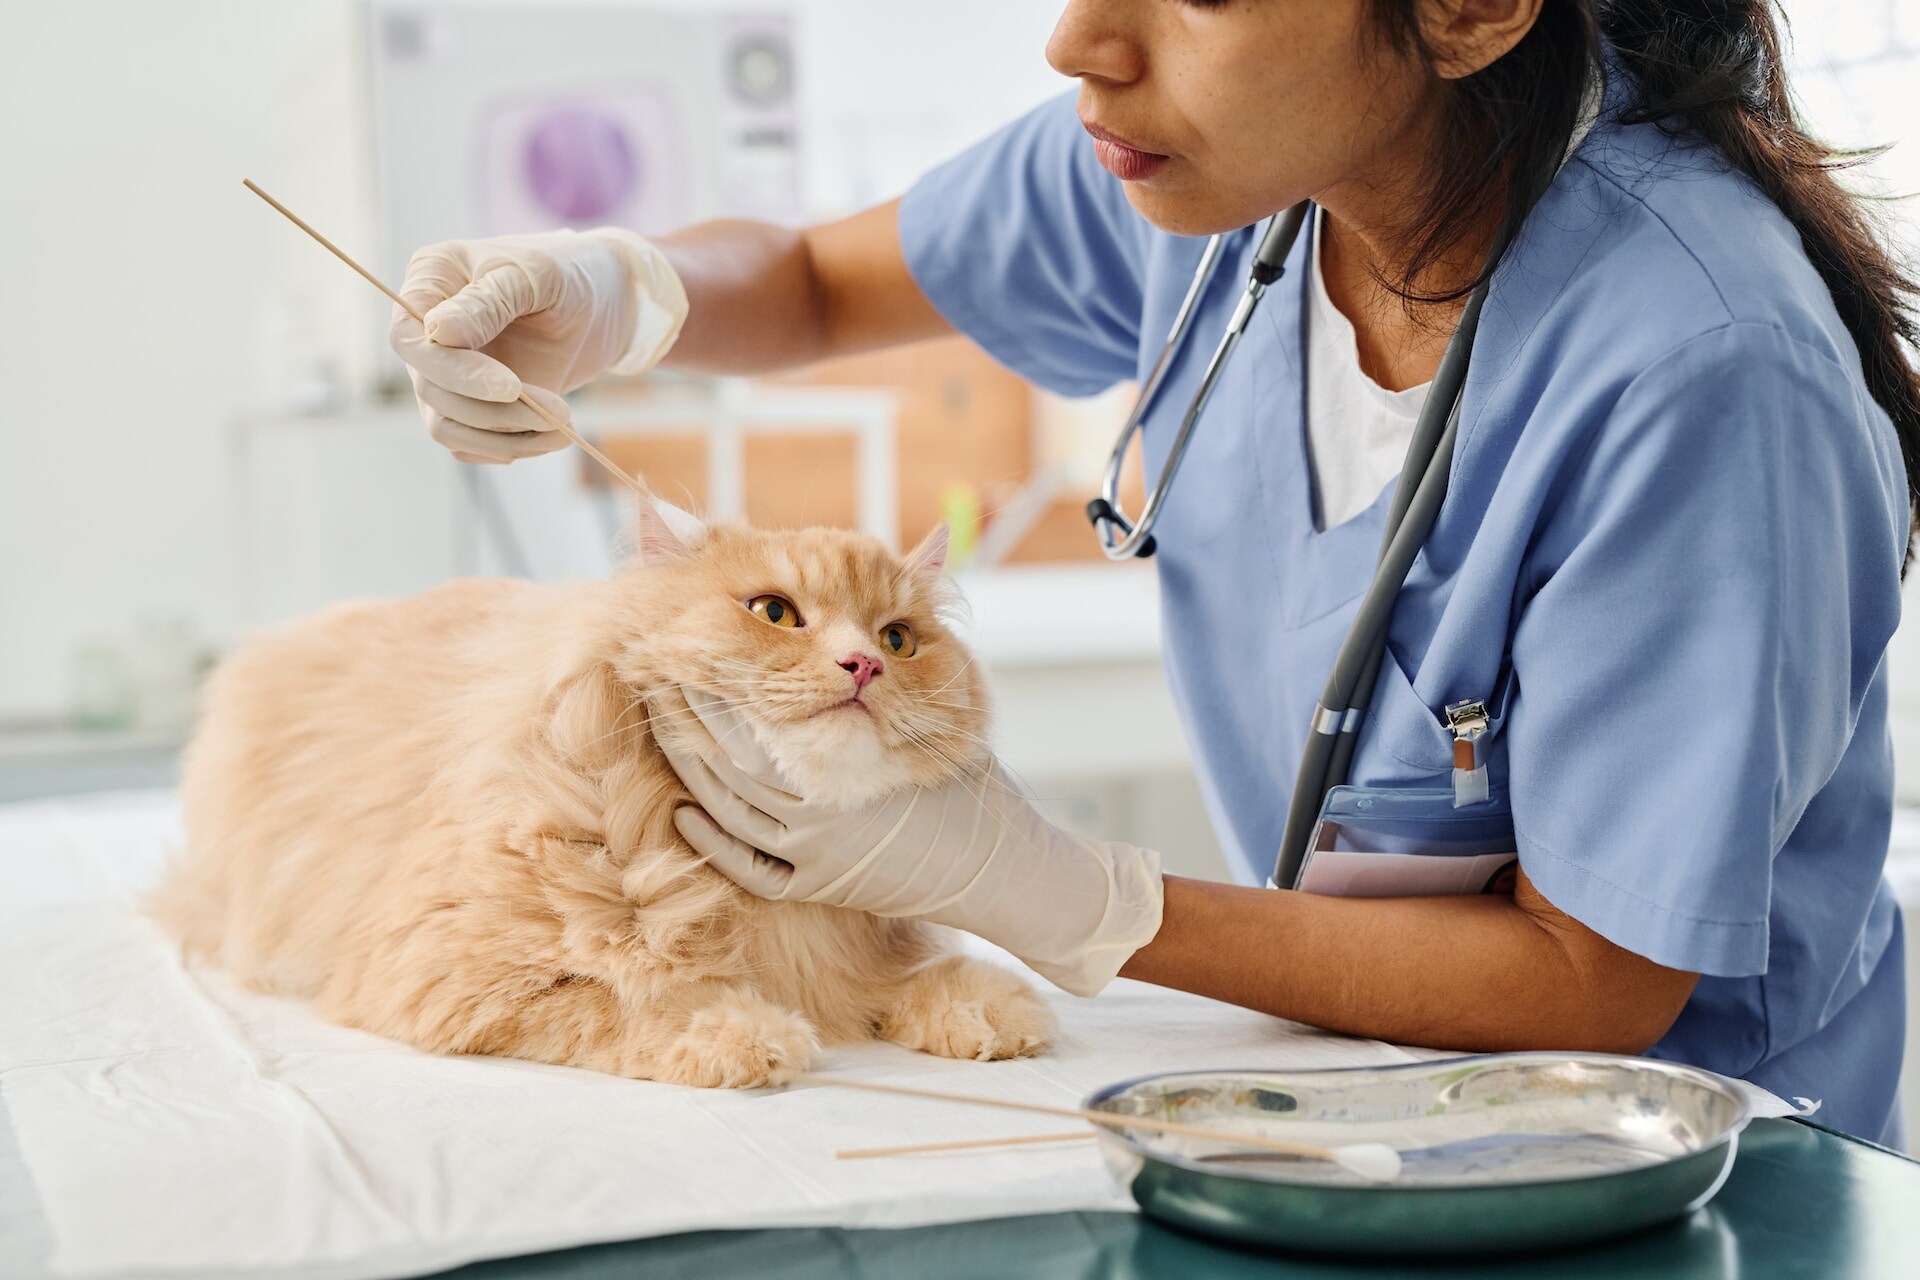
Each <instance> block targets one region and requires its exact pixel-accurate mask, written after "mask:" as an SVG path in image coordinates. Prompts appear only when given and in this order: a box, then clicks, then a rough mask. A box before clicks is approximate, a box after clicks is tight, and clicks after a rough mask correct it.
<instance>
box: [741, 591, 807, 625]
mask: <svg viewBox="0 0 1920 1280" xmlns="http://www.w3.org/2000/svg"><path fill="white" fill-rule="evenodd" d="M747 608H748V609H750V610H752V612H753V613H754V614H755V616H757V617H761V618H764V619H766V620H767V621H768V622H771V623H772V624H773V625H774V626H776V627H804V626H806V625H807V624H806V623H805V622H803V621H801V619H800V611H799V610H798V609H796V608H794V607H793V601H791V600H789V599H787V598H786V597H785V596H755V597H754V598H753V599H751V600H749V601H747Z"/></svg>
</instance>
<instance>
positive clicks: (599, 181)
mask: <svg viewBox="0 0 1920 1280" xmlns="http://www.w3.org/2000/svg"><path fill="white" fill-rule="evenodd" d="M525 147H526V149H525V151H524V153H523V173H524V175H525V178H526V184H527V190H528V192H529V193H530V194H531V195H532V196H533V198H534V199H535V200H536V201H538V202H539V204H540V206H541V207H542V208H544V209H546V210H548V211H549V212H551V213H552V214H553V215H554V216H555V217H557V218H559V219H560V220H561V221H563V222H567V223H583V222H585V223H592V222H600V221H605V220H606V219H607V218H608V217H610V216H611V215H612V214H613V213H614V212H615V211H616V210H617V209H619V208H620V207H621V205H622V204H624V203H625V202H626V201H627V200H628V198H629V197H631V196H632V195H633V193H634V189H635V187H636V186H637V185H638V182H639V177H640V164H639V159H638V157H637V156H636V155H635V154H634V148H633V145H632V143H631V142H630V141H629V139H628V137H627V132H626V130H625V129H624V128H622V127H621V122H620V120H619V119H618V118H616V117H615V116H612V115H610V114H608V113H606V112H604V111H600V110H596V109H595V108H592V107H587V106H579V105H568V106H564V107H556V108H553V109H551V110H549V111H546V112H544V113H542V114H541V115H540V117H539V118H538V119H536V120H535V121H534V122H533V123H532V126H531V127H530V128H529V129H528V130H527V134H526V144H525Z"/></svg>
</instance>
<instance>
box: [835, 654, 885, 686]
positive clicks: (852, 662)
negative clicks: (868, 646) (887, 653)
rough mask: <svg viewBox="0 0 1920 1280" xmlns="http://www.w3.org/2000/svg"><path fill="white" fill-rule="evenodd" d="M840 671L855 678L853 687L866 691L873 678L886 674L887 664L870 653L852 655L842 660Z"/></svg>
mask: <svg viewBox="0 0 1920 1280" xmlns="http://www.w3.org/2000/svg"><path fill="white" fill-rule="evenodd" d="M840 669H841V670H842V671H844V672H846V673H847V674H848V675H850V676H852V677H853V687H854V688H855V689H856V690H859V689H864V688H866V687H867V686H868V685H870V684H872V683H873V678H874V677H875V676H877V675H882V674H884V673H885V672H886V669H887V664H886V663H884V662H882V661H880V659H878V658H876V657H874V656H873V655H872V654H870V653H850V654H848V655H847V656H846V657H844V658H842V659H840Z"/></svg>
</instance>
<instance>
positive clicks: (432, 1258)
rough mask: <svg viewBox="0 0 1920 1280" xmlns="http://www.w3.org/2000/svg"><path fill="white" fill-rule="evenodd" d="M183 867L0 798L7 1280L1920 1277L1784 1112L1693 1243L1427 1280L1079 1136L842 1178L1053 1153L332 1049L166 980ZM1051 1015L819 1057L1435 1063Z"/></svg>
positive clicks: (1209, 1025) (732, 1096)
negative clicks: (1190, 1196) (176, 874)
mask: <svg viewBox="0 0 1920 1280" xmlns="http://www.w3.org/2000/svg"><path fill="white" fill-rule="evenodd" d="M174 840H177V818H176V814H175V812H174V808H173V801H172V798H171V796H169V795H167V794H166V793H159V792H156V793H144V794H126V795H118V796H101V797H92V798H86V799H75V800H67V801H46V802H38V803H35V804H29V805H16V806H0V1097H3V1098H4V1103H5V1105H4V1108H0V1277H6V1278H7V1280H14V1278H16V1277H17V1278H19V1280H32V1278H33V1277H37V1276H43V1275H58V1276H87V1277H102V1278H107V1277H128V1276H140V1275H167V1276H175V1277H195V1278H196V1280H197V1278H198V1277H202V1276H219V1275H229V1274H254V1273H263V1274H270V1275H277V1276H284V1277H295V1276H298V1277H302V1278H303V1280H358V1278H359V1277H364V1276H375V1275H403V1274H404V1275H422V1274H430V1273H439V1272H444V1271H447V1270H448V1269H449V1268H452V1267H456V1266H459V1265H460V1264H462V1263H469V1262H470V1260H475V1259H483V1261H471V1263H470V1265H468V1266H466V1267H465V1268H464V1269H463V1270H461V1271H459V1272H457V1274H462V1275H465V1276H473V1277H500V1276H564V1277H599V1276H626V1275H635V1276H638V1275H645V1276H650V1277H652V1276H660V1277H672V1276H683V1275H684V1276H696V1275H697V1276H698V1277H700V1280H721V1278H722V1277H729V1276H736V1275H737V1276H768V1277H774V1276H778V1277H828V1276H835V1277H837V1276H863V1277H881V1276H903V1277H914V1278H916V1280H941V1278H942V1277H949V1276H951V1277H959V1276H969V1277H972V1276H1001V1275H1046V1276H1073V1277H1088V1278H1090V1280H1091V1278H1097V1277H1107V1276H1116V1277H1118V1276H1135V1275H1140V1276H1147V1275H1153V1276H1180V1277H1186V1276H1215V1275H1217V1276H1242V1275H1245V1276H1252V1275H1276V1276H1283V1275H1315V1276H1317V1275H1332V1274H1348V1273H1351V1274H1363V1275H1369V1276H1393V1275H1400V1274H1413V1273H1414V1272H1415V1271H1416V1270H1417V1271H1418V1273H1419V1274H1423V1275H1432V1274H1441V1275H1461V1276H1466V1275H1476V1276H1477V1275H1503V1274H1515V1275H1519V1274H1552V1275H1559V1274H1567V1275H1622V1276H1627V1275H1636V1276H1637V1275H1668V1274H1671V1275H1687V1276H1717V1275H1727V1276H1732V1275H1735V1274H1738V1275H1740V1276H1743V1277H1753V1276H1770V1275H1807V1276H1823V1277H1824V1276H1849V1275H1920V1165H1916V1164H1914V1163H1913V1162H1910V1161H1908V1160H1906V1159H1905V1158H1904V1157H1901V1156H1898V1155H1895V1154H1892V1153H1890V1152H1883V1151H1880V1150H1878V1149H1875V1148H1871V1147H1868V1146H1867V1145H1865V1144H1862V1143H1858V1142H1855V1141H1852V1140H1850V1139H1846V1138H1843V1137H1841V1136H1839V1135H1836V1134H1832V1133H1829V1132H1827V1131H1824V1130H1822V1129H1820V1128H1819V1127H1817V1126H1816V1125H1813V1124H1810V1123H1806V1122H1802V1121H1798V1120H1790V1119H1763V1120H1758V1121H1756V1122H1755V1123H1754V1125H1753V1126H1752V1127H1751V1128H1750V1129H1749V1130H1748V1132H1747V1134H1746V1135H1745V1137H1744V1138H1743V1143H1742V1149H1741V1155H1740V1158H1739V1160H1738V1162H1737V1163H1736V1165H1735V1167H1734V1170H1733V1173H1732V1176H1731V1178H1730V1179H1729V1181H1728V1183H1727V1184H1726V1186H1725V1187H1724V1188H1723V1190H1722V1191H1721V1193H1720V1195H1719V1197H1718V1198H1717V1199H1716V1200H1715V1201H1714V1203H1713V1204H1711V1205H1710V1206H1708V1207H1707V1208H1706V1209H1705V1210H1703V1211H1702V1212H1700V1213H1697V1214H1695V1215H1694V1216H1693V1217H1692V1218H1691V1219H1690V1220H1689V1221H1687V1222H1685V1223H1682V1224H1676V1225H1673V1226H1670V1227H1666V1228H1661V1229H1658V1230H1656V1231H1653V1232H1651V1233H1648V1234H1645V1235H1642V1236H1640V1237H1637V1238H1634V1239H1629V1240H1625V1241H1622V1242H1620V1243H1617V1244H1613V1245H1608V1246H1604V1247H1599V1248H1594V1249H1589V1250H1585V1251H1582V1252H1578V1253H1573V1254H1565V1255H1556V1256H1550V1257H1548V1256H1543V1257H1539V1258H1530V1259H1522V1260H1518V1261H1506V1262H1497V1263H1496V1262H1491V1261H1473V1262H1467V1263H1461V1264H1457V1265H1454V1266H1451V1267H1443V1268H1434V1267H1425V1266H1422V1267H1418V1268H1415V1267H1414V1266H1413V1264H1412V1263H1409V1264H1407V1265H1405V1266H1396V1265H1394V1264H1377V1263H1376V1264H1367V1265H1363V1266H1358V1267H1355V1266H1343V1265H1342V1264H1340V1263H1339V1262H1337V1261H1334V1260H1316V1259H1301V1258H1273V1257H1263V1256H1260V1255H1256V1254H1250V1253H1242V1252H1238V1251H1235V1250H1232V1249H1228V1248H1223V1247H1220V1246H1216V1245H1213V1244H1211V1243H1208V1242H1205V1241H1200V1240H1196V1239H1192V1238H1189V1237H1186V1236H1182V1235H1180V1234H1178V1233H1175V1232H1172V1231H1169V1230H1166V1229H1163V1228H1160V1227H1158V1226H1156V1225H1154V1224H1152V1223H1150V1222H1147V1221H1145V1220H1143V1219H1142V1218H1140V1217H1139V1216H1138V1215H1136V1214H1133V1213H1129V1212H1126V1210H1127V1209H1128V1208H1129V1207H1130V1202H1129V1201H1128V1200H1127V1199H1126V1197H1125V1196H1124V1194H1122V1193H1120V1192H1119V1191H1118V1190H1117V1189H1116V1188H1115V1187H1114V1186H1113V1185H1112V1183H1111V1181H1110V1180H1109V1179H1108V1178H1107V1177H1106V1175H1105V1173H1104V1170H1103V1169H1102V1167H1101V1165H1100V1161H1099V1158H1098V1156H1097V1154H1096V1153H1095V1151H1094V1148H1093V1146H1092V1144H1090V1143H1068V1144H1057V1145H1054V1146H1051V1147H1044V1148H1036V1147H1026V1148H1015V1149H1000V1150H997V1151H993V1152H966V1153H949V1154H945V1155H939V1156H915V1157H904V1158H893V1159H887V1160H879V1161H856V1162H845V1161H836V1160H834V1159H833V1154H832V1153H833V1151H834V1150H836V1149H838V1148H840V1147H847V1146H867V1145H877V1144H882V1143H894V1142H913V1141H921V1140H928V1141H938V1140H943V1139H948V1138H958V1137H975V1136H989V1135H1002V1134H1004V1135H1014V1134H1022V1133H1042V1132H1050V1131H1055V1130H1058V1129H1059V1128H1061V1127H1062V1126H1061V1125H1060V1123H1059V1122H1058V1121H1052V1120H1048V1119H1046V1118H1044V1117H1025V1116H1017V1115H1005V1116H999V1115H994V1114H991V1113H984V1112H975V1111H972V1110H971V1109H966V1110H965V1111H964V1112H963V1111H962V1110H961V1109H955V1108H949V1107H943V1106H940V1105H937V1104H930V1103H925V1102H921V1101H918V1100H910V1099H892V1098H876V1097H874V1096H873V1095H870V1094H853V1093H849V1092H848V1091H845V1090H838V1089H831V1088H808V1087H803V1088H798V1089H793V1090H787V1091H771V1092H755V1093H738V1092H727V1091H701V1090H685V1089H675V1088H673V1087H671V1086H664V1085H656V1084H650V1083H646V1082H635V1081H624V1080H618V1079H614V1078H612V1077H606V1076H598V1075H595V1074H593V1073H589V1072H580V1071H572V1070H569V1069H565V1068H558V1067H550V1066H545V1065H542V1064H534V1063H516V1062H510V1061H506V1060H501V1059H485V1058H467V1059H455V1058H440V1057H434V1056H431V1055H425V1054H418V1053H415V1052H413V1051H412V1050H409V1049H406V1048H405V1047H404V1046H400V1045H396V1044H393V1043H392V1042H389V1041H384V1040H381V1039H379V1038H378V1037H373V1036H367V1035H365V1034H363V1033H360V1032H356V1031H351V1030H349V1029H346V1028H340V1027H334V1026H330V1025H328V1024H326V1023H324V1022H322V1021H321V1020H319V1019H318V1018H316V1017H314V1016H313V1015H312V1013H311V1011H310V1010H307V1009H306V1008H305V1007H304V1006H303V1005H300V1004H299V1003H297V1002H292V1001H276V1000H270V999H267V998H265V997H260V996H256V995H251V994H249V993H245V992H240V991H237V990H236V989H234V988H233V987H232V986H231V984H229V983H226V982H224V981H222V980H221V979H220V977H219V976H218V975H212V974H206V973H203V972H197V971H189V970H183V969H182V968H181V967H180V966H179V963H178V959H177V956H176V955H175V954H173V949H171V948H170V947H169V946H168V944H167V943H166V940H165V939H163V938H161V937H160V936H159V935H158V934H157V933H156V932H154V931H153V929H152V927H151V926H150V925H148V924H147V923H146V922H144V921H142V920H140V919H139V918H138V917H137V915H135V914H134V912H133V910H132V904H133V902H134V900H135V897H136V895H137V893H138V890H139V889H140V887H141V886H143V885H144V884H147V883H151V880H152V877H153V874H154V872H155V871H156V870H157V869H158V867H159V865H160V863H161V861H162V860H163V858H164V856H165V852H166V848H167V846H168V844H169V843H170V842H172V841H174ZM1057 1007H1058V1008H1059V1009H1060V1012H1061V1015H1062V1021H1063V1027H1062V1034H1061V1036H1060V1039H1059V1042H1058V1044H1057V1045H1056V1047H1055V1050H1054V1052H1053V1053H1051V1054H1049V1055H1047V1056H1045V1057H1042V1058H1038V1059H1031V1060H1022V1061H1020V1062H1010V1063H972V1062H967V1063H956V1062H950V1061H946V1060H941V1059H933V1058H928V1057H926V1056H924V1055H917V1054H911V1053H908V1052H907V1051H905V1050H902V1049H899V1048H897V1047H895V1046H884V1045H865V1046H854V1047H843V1048H839V1049H835V1050H833V1051H831V1052H830V1053H829V1055H828V1057H827V1059H826V1061H825V1062H823V1064H822V1065H823V1066H824V1067H826V1068H829V1069H831V1070H833V1071H834V1072H835V1073H836V1074H845V1075H853V1076H864V1077H865V1078H868V1079H873V1080H882V1081H892V1082H895V1083H914V1084H922V1085H927V1086H931V1087H934V1088H948V1089H955V1090H958V1091H962V1092H990V1093H997V1094H1000V1095H1001V1096H1005V1097H1015V1098H1021V1099H1024V1100H1030V1101H1046V1102H1056V1103H1057V1102H1070V1101H1072V1100H1073V1099H1075V1098H1077V1097H1078V1096H1080V1095H1082V1094H1083V1093H1084V1092H1086V1091H1087V1090H1089V1089H1091V1088H1093V1087H1095V1086H1097V1085H1099V1084H1102V1083H1105V1082H1108V1081H1111V1080H1115V1079H1120V1078H1125V1077H1129V1076H1134V1075H1140V1074H1145V1073H1148V1072H1153V1071H1164V1070H1171V1069H1178V1068H1182V1067H1195V1066H1238V1067H1245V1066H1254V1065H1260V1066H1274V1067H1290V1068H1304V1067H1314V1066H1343V1065H1362V1064H1384V1063H1390V1062H1396V1061H1411V1060H1413V1059H1414V1058H1416V1057H1420V1056H1429V1055H1428V1052H1427V1051H1421V1050H1407V1049H1404V1048H1400V1047H1396V1046H1391V1045H1383V1044H1378V1043H1374V1042H1368V1041H1360V1040H1352V1039H1348V1038H1345V1037H1339V1036H1332V1035H1328V1034H1326V1033H1322V1032H1318V1031H1314V1030H1312V1029H1311V1028H1303V1027H1297V1026H1293V1025H1292V1024H1287V1023H1283V1022H1279V1021H1278V1020H1275V1019H1268V1018H1262V1017H1260V1016H1259V1015H1257V1014H1251V1013H1248V1012H1246V1011H1244V1010H1237V1009H1232V1008H1229V1007H1228V1006H1224V1005H1218V1004H1215V1003H1214V1002H1211V1001H1205V1000H1200V999H1199V998H1197V997H1191V996H1184V995H1181V994H1179V993H1175V992H1166V991H1161V990H1159V989H1156V988H1150V987H1145V986H1142V985H1140V984H1137V983H1119V984H1116V986H1115V988H1114V989H1113V990H1112V991H1110V992H1109V993H1107V994H1105V995H1103V996H1102V997H1101V998H1100V999H1098V1000H1094V1001H1072V1000H1070V999H1068V998H1066V997H1060V998H1059V1004H1058V1006H1057ZM1755 1101H1756V1105H1757V1106H1758V1107H1760V1109H1761V1110H1762V1112H1763V1113H1769V1114H1771V1115H1774V1116H1779V1115H1782V1114H1783V1113H1785V1112H1787V1111H1790V1110H1791V1108H1789V1107H1787V1106H1785V1105H1784V1104H1782V1103H1780V1101H1779V1100H1777V1099H1773V1098H1771V1097H1770V1096H1769V1095H1762V1096H1759V1097H1757V1098H1756V1099H1755ZM714 1228H725V1229H724V1230H715V1229H714ZM641 1237H647V1238H644V1239H643V1238H641ZM593 1242H602V1243H593ZM608 1242H623V1243H608Z"/></svg>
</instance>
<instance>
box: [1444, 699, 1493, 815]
mask: <svg viewBox="0 0 1920 1280" xmlns="http://www.w3.org/2000/svg"><path fill="white" fill-rule="evenodd" d="M1487 722H1488V717H1487V704H1486V703H1484V702H1482V701H1480V700H1479V699H1478V698H1469V699H1467V700H1466V701H1464V702H1455V703H1451V704H1449V705H1448V707H1447V726H1448V727H1449V728H1451V729H1452V730H1453V807H1454V808H1456V809H1459V808H1462V807H1464V806H1466V805H1470V804H1478V803H1479V802H1480V801H1482V800H1485V799H1486V798H1487V766H1486V764H1485V763H1484V762H1482V761H1481V760H1480V758H1479V756H1480V751H1479V747H1478V745H1477V744H1478V742H1479V739H1480V735H1482V734H1484V733H1485V732H1486V731H1487Z"/></svg>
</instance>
